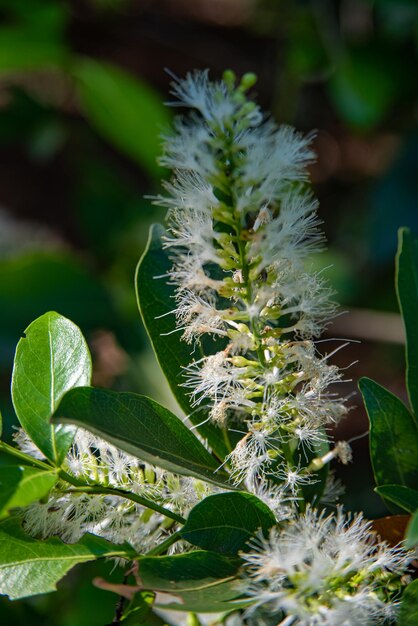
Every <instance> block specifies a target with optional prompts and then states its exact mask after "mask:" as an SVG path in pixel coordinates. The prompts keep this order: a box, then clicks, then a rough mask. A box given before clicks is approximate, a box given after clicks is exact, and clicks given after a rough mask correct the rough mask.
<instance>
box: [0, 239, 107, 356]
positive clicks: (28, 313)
mask: <svg viewBox="0 0 418 626" xmlns="http://www.w3.org/2000/svg"><path fill="white" fill-rule="evenodd" d="M112 308H113V307H112V304H111V301H110V298H109V296H108V294H107V292H106V291H105V289H104V288H103V286H102V285H101V284H100V283H99V281H98V280H97V278H96V277H95V276H94V275H93V274H91V273H90V272H88V271H87V270H86V268H85V267H84V266H83V265H82V264H81V263H80V261H79V260H77V259H76V258H75V257H72V256H71V255H70V254H68V253H67V252H65V253H64V252H46V251H45V252H43V251H38V252H25V253H23V254H20V255H19V256H9V257H7V258H4V259H1V260H0V342H1V345H2V348H3V351H4V352H5V353H6V354H5V358H6V359H7V361H9V359H10V362H11V361H12V359H13V354H14V351H15V348H16V343H17V342H18V340H19V337H20V336H21V334H22V329H23V328H26V326H28V325H29V323H30V322H31V321H32V320H34V319H35V318H37V317H39V316H40V315H42V314H43V313H44V312H45V311H48V310H59V311H60V312H61V313H62V314H63V315H65V316H66V317H68V318H69V319H71V320H74V321H75V322H76V323H77V324H78V325H80V326H82V328H83V329H84V330H85V331H88V330H92V329H96V328H98V327H103V328H112V322H113V323H114V320H115V318H116V315H115V312H114V310H112ZM4 352H2V355H3V354H4ZM3 358H4V357H3ZM2 365H4V363H1V364H0V367H1V366H2Z"/></svg>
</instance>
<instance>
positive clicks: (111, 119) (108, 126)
mask: <svg viewBox="0 0 418 626" xmlns="http://www.w3.org/2000/svg"><path fill="white" fill-rule="evenodd" d="M73 74H74V77H75V79H76V82H77V89H78V93H79V97H80V100H81V104H82V108H83V110H84V113H85V114H86V116H87V117H88V119H89V121H90V122H91V124H92V125H93V126H94V127H95V128H96V129H97V130H98V132H99V133H101V134H102V135H103V137H104V138H105V139H107V140H108V141H110V142H111V143H112V145H114V146H115V147H116V148H118V149H119V150H121V151H122V152H124V153H125V154H127V155H128V156H129V157H131V158H133V159H134V160H135V161H137V162H138V163H139V164H140V165H142V166H143V167H145V168H146V169H147V170H148V172H149V173H150V174H152V175H159V174H160V173H161V172H160V169H159V168H158V166H157V162H156V159H157V157H158V155H159V154H160V144H161V141H160V134H161V131H162V130H163V128H164V127H165V126H167V125H168V123H169V120H170V114H169V112H168V110H167V108H166V107H165V106H164V105H163V104H162V102H161V98H160V97H159V96H158V95H157V94H156V93H155V92H154V90H153V89H152V88H151V87H150V86H149V85H147V84H146V83H144V82H142V81H141V80H140V79H139V78H138V77H137V76H133V75H131V74H129V73H128V72H126V71H125V70H122V69H121V68H119V67H116V66H115V65H111V64H110V63H102V62H99V61H95V60H93V59H87V58H79V59H78V60H77V62H76V64H75V67H74V69H73Z"/></svg>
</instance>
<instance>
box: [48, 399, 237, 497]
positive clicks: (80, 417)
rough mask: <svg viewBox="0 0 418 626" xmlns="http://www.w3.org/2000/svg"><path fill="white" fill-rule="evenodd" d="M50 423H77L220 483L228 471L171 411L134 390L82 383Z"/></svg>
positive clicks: (155, 460)
mask: <svg viewBox="0 0 418 626" xmlns="http://www.w3.org/2000/svg"><path fill="white" fill-rule="evenodd" d="M54 422H59V423H67V424H68V423H69V424H75V425H77V426H82V427H83V428H86V429H87V430H89V431H90V432H92V433H94V434H95V435H98V436H99V437H102V438H103V439H105V440H106V441H109V442H110V443H112V444H113V445H115V446H117V447H118V448H121V449H122V450H125V451H126V452H128V453H129V454H132V455H134V456H136V457H138V458H140V459H142V460H143V461H147V462H148V463H152V464H153V465H157V466H158V467H163V468H165V469H167V470H169V471H171V472H176V473H179V474H184V475H186V476H195V477H196V478H200V479H202V480H206V481H209V482H212V483H215V484H220V485H222V486H223V487H225V486H229V485H228V482H227V481H228V475H227V474H226V472H224V471H223V470H219V471H217V470H218V468H219V463H218V462H217V461H216V460H215V459H214V458H213V457H212V456H211V455H210V454H209V452H208V451H207V450H206V448H205V447H204V446H203V445H202V444H201V443H200V441H199V440H198V439H197V438H196V437H195V435H194V434H193V433H192V432H191V431H190V430H189V429H188V428H187V427H186V426H185V425H184V424H183V422H182V421H181V420H180V419H179V418H178V417H176V416H175V415H174V414H173V413H171V411H169V410H168V409H166V408H165V407H163V406H161V405H160V404H158V403H157V402H155V401H154V400H151V399H150V398H147V397H146V396H140V395H138V394H136V393H129V392H117V391H109V390H108V389H96V388H94V387H82V388H77V389H73V390H71V391H70V392H69V393H67V394H66V395H65V396H64V398H63V400H62V402H61V404H60V406H59V407H58V409H57V411H56V414H55V417H54ZM230 488H232V487H230Z"/></svg>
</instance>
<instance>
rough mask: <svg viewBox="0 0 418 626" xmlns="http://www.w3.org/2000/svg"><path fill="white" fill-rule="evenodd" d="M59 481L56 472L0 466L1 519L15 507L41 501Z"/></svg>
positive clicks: (24, 467) (16, 466) (15, 466)
mask: <svg viewBox="0 0 418 626" xmlns="http://www.w3.org/2000/svg"><path fill="white" fill-rule="evenodd" d="M57 480H58V476H57V474H56V473H55V472H54V471H52V470H51V471H50V472H48V471H45V470H41V469H36V468H34V467H27V466H23V467H19V466H18V465H10V466H7V465H3V466H0V518H2V517H5V516H7V513H8V511H10V509H12V508H15V507H21V506H27V505H28V504H31V502H35V501H36V500H40V499H41V498H43V497H44V496H46V495H47V493H48V492H49V491H50V490H51V489H52V487H53V486H54V485H55V483H56V482H57Z"/></svg>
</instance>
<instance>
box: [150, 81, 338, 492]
mask: <svg viewBox="0 0 418 626" xmlns="http://www.w3.org/2000/svg"><path fill="white" fill-rule="evenodd" d="M253 82H254V78H253V77H252V76H244V77H243V79H242V82H241V84H239V85H238V86H237V85H236V84H235V79H234V77H233V76H232V75H231V74H230V73H227V74H226V76H225V79H224V81H219V82H217V81H215V82H211V81H210V80H209V76H208V72H207V71H205V72H194V73H191V74H188V75H187V76H186V78H185V79H184V80H178V79H176V80H175V81H174V83H173V92H172V93H173V95H175V96H176V98H178V100H177V101H176V102H175V103H173V104H176V105H181V106H187V107H190V108H191V109H193V111H192V113H191V115H189V116H188V117H178V118H177V120H176V122H175V125H174V132H173V133H172V134H171V135H167V136H165V137H164V154H163V157H162V160H161V162H162V164H164V165H165V166H168V167H170V168H171V169H172V170H173V177H172V179H171V181H170V182H169V183H165V185H164V186H165V190H166V193H167V195H166V196H158V197H157V198H156V199H155V202H156V203H157V204H160V205H161V206H165V207H167V208H168V215H167V222H168V230H167V234H166V235H165V237H164V239H163V246H164V248H165V249H167V250H168V252H169V255H170V257H171V259H172V261H173V265H172V268H171V270H170V272H169V273H168V275H167V279H168V280H169V281H170V282H171V283H172V284H173V285H174V286H175V290H176V291H175V300H176V307H175V308H174V310H173V315H174V316H175V319H176V328H177V330H178V331H179V332H181V333H182V338H183V339H184V340H185V341H187V342H188V343H191V344H198V343H199V341H200V339H201V338H202V337H203V336H205V335H211V336H212V337H214V338H217V339H218V341H223V346H224V347H223V349H222V350H219V351H218V352H216V353H215V354H211V355H207V356H204V357H201V358H196V359H195V360H193V361H192V362H191V363H190V364H189V365H188V366H187V367H186V368H185V371H184V376H185V381H184V386H185V387H186V388H187V389H188V390H189V392H190V396H191V404H192V406H193V408H194V410H199V409H201V410H202V412H204V413H205V414H208V415H209V418H210V419H211V420H212V421H213V422H215V423H217V424H218V425H220V426H222V427H229V426H231V427H235V426H237V427H238V428H239V429H241V431H242V432H243V438H242V439H241V441H240V442H239V443H238V445H237V446H236V448H235V450H232V451H231V453H230V455H229V456H228V459H227V462H228V463H229V465H230V468H231V470H232V475H233V478H234V479H235V481H236V483H237V484H241V483H243V482H244V483H245V484H246V485H247V487H249V488H250V489H251V490H255V489H257V488H258V486H259V485H260V481H263V480H267V481H268V480H270V479H271V478H272V477H275V479H276V482H280V481H282V487H283V490H284V493H285V494H286V493H287V494H288V493H289V492H290V493H292V494H293V495H294V497H295V498H296V497H297V494H298V493H299V491H300V489H301V487H302V486H303V485H305V484H307V483H309V482H312V481H315V478H314V477H312V475H311V474H312V473H310V472H307V471H305V469H304V468H303V467H302V466H301V464H302V463H303V462H305V460H306V461H307V459H308V453H309V454H311V455H312V454H313V455H314V454H315V453H316V451H317V450H319V449H321V446H322V448H323V443H324V441H325V440H326V439H327V435H326V433H325V429H326V428H328V426H329V425H330V424H332V423H335V422H337V421H338V420H339V419H340V418H341V417H343V416H344V415H345V413H346V408H345V406H344V401H343V399H340V398H339V397H338V396H336V395H335V394H333V393H331V392H329V390H328V388H329V386H330V385H333V384H334V383H336V382H339V381H340V379H341V374H340V372H339V371H338V370H337V368H336V367H334V366H333V365H331V364H329V362H328V357H323V356H321V355H320V354H318V352H317V350H316V348H315V345H314V343H313V341H312V340H313V338H315V337H316V336H318V335H319V334H320V333H321V331H322V330H323V328H324V326H326V325H327V324H328V322H329V320H330V318H332V317H333V316H334V315H335V304H334V303H333V302H332V295H333V293H332V290H331V289H330V288H329V287H328V285H327V284H326V282H325V280H324V279H323V278H322V276H321V275H320V274H312V273H309V272H307V271H306V258H307V257H308V256H309V255H310V254H311V253H312V252H313V251H317V250H319V249H321V248H322V247H323V244H324V237H323V233H322V232H321V230H320V220H319V218H318V215H317V208H318V202H317V200H316V199H315V198H314V197H313V195H312V193H311V191H310V190H309V187H308V182H309V176H308V171H307V165H308V164H309V163H310V162H311V161H312V160H313V158H314V154H313V152H312V149H311V147H310V144H311V141H312V136H307V137H305V136H303V135H301V134H300V133H298V132H296V131H295V130H294V129H292V128H290V127H289V126H277V125H276V124H275V123H274V121H273V120H271V119H267V118H263V116H262V115H261V114H260V111H259V109H258V107H257V106H256V105H255V104H254V103H253V102H252V101H250V100H249V99H248V98H247V97H246V91H247V89H248V87H250V86H251V85H252V84H253ZM173 330H174V329H173ZM246 430H247V431H248V434H245V432H246ZM289 447H290V448H291V449H295V448H296V449H297V450H298V452H297V454H296V458H295V459H294V463H293V464H292V463H287V462H286V463H285V464H284V466H283V467H282V468H281V469H279V468H278V465H279V464H280V463H279V461H280V459H281V460H283V458H284V457H285V456H286V455H285V454H284V453H283V450H284V448H289ZM298 468H299V469H298Z"/></svg>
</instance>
